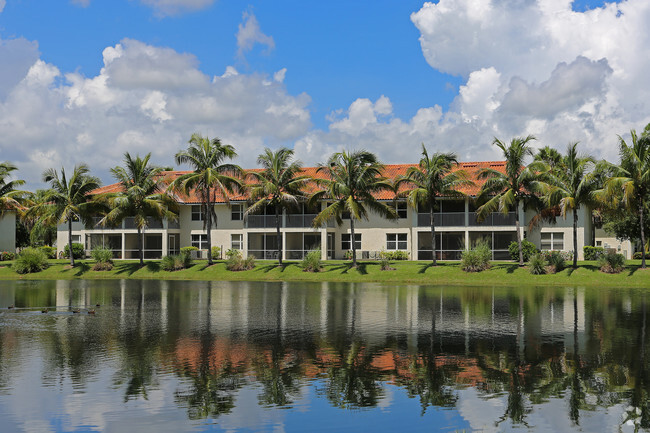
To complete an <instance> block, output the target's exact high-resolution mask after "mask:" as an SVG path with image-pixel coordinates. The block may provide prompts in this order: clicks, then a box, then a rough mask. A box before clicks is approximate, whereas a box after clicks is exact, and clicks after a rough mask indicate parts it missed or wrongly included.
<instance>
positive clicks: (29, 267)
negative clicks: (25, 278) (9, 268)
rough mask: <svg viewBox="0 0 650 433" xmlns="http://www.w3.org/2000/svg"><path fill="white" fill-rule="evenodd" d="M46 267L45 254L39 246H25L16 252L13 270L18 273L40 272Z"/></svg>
mask: <svg viewBox="0 0 650 433" xmlns="http://www.w3.org/2000/svg"><path fill="white" fill-rule="evenodd" d="M45 268H47V256H46V255H45V253H44V252H43V250H41V249H39V248H25V249H24V250H22V251H21V252H20V254H18V257H17V258H16V261H15V263H14V265H13V270H14V271H16V272H17V273H19V274H30V273H34V272H40V271H42V270H43V269H45Z"/></svg>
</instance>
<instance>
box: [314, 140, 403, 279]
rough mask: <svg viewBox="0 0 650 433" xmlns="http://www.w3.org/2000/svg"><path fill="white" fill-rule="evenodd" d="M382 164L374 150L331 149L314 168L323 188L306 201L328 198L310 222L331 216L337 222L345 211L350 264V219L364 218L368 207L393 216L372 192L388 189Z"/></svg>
mask: <svg viewBox="0 0 650 433" xmlns="http://www.w3.org/2000/svg"><path fill="white" fill-rule="evenodd" d="M383 168H384V166H383V164H381V163H380V162H379V160H378V159H377V157H376V156H375V154H373V153H371V152H367V151H365V150H358V151H354V152H346V151H343V152H337V153H334V154H333V155H332V156H330V158H329V160H328V161H327V163H326V164H320V165H319V166H318V168H317V172H322V173H324V174H325V176H326V178H325V179H318V180H317V183H319V184H320V185H321V186H323V187H324V188H323V190H321V191H318V192H316V193H314V194H312V195H311V197H310V199H309V203H310V205H314V204H316V203H319V202H320V201H321V200H325V199H327V200H331V201H332V202H331V203H330V204H329V205H328V206H326V207H325V209H323V210H322V211H321V212H320V213H319V214H318V215H317V216H316V218H314V223H313V225H314V227H319V226H321V225H323V224H324V223H325V222H326V221H329V220H330V219H334V220H335V221H336V223H337V224H338V225H339V226H340V225H341V224H343V216H344V214H349V216H350V238H351V244H352V266H353V267H356V266H357V256H356V252H357V249H356V245H355V242H354V222H355V221H356V220H361V219H366V220H367V219H368V211H371V212H374V213H376V214H378V215H381V216H383V217H385V218H388V219H396V218H397V213H396V212H395V209H393V208H392V207H391V206H388V205H387V204H385V203H382V202H380V201H379V200H377V199H376V198H375V196H374V194H377V193H379V192H381V191H386V190H392V187H391V185H390V183H389V182H387V181H386V179H385V178H384V177H383V176H382V170H383Z"/></svg>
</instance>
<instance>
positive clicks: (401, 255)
mask: <svg viewBox="0 0 650 433" xmlns="http://www.w3.org/2000/svg"><path fill="white" fill-rule="evenodd" d="M382 256H386V258H387V259H388V260H408V259H409V253H408V251H403V250H395V251H382V252H381V253H380V257H382Z"/></svg>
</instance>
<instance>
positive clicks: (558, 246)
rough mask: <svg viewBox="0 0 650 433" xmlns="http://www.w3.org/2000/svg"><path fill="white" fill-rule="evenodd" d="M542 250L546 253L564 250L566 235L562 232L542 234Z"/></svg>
mask: <svg viewBox="0 0 650 433" xmlns="http://www.w3.org/2000/svg"><path fill="white" fill-rule="evenodd" d="M541 249H542V250H545V251H557V250H563V249H564V233H562V232H555V233H553V232H551V233H542V244H541Z"/></svg>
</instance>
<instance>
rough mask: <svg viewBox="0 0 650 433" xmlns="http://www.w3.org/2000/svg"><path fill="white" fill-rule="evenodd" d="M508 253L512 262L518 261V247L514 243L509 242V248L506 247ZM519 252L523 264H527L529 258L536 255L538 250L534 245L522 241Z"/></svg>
mask: <svg viewBox="0 0 650 433" xmlns="http://www.w3.org/2000/svg"><path fill="white" fill-rule="evenodd" d="M508 252H509V253H510V258H511V259H512V260H514V261H515V262H518V261H519V245H518V244H517V242H516V241H512V242H510V246H509V247H508ZM521 252H522V254H523V256H524V262H527V261H529V260H530V258H531V257H532V256H533V255H535V254H537V253H538V252H539V250H538V249H537V247H536V246H535V244H534V243H532V242H531V241H528V240H526V239H524V240H522V241H521Z"/></svg>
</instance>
